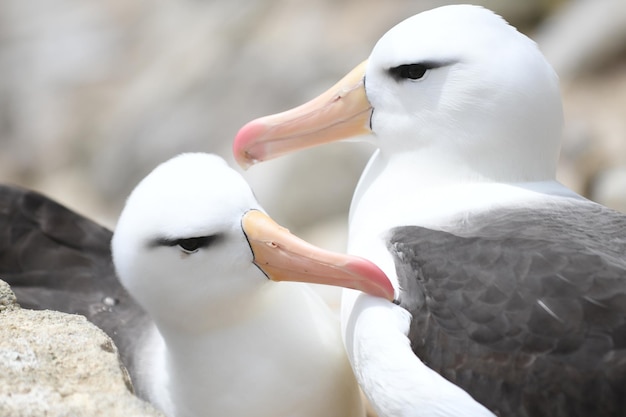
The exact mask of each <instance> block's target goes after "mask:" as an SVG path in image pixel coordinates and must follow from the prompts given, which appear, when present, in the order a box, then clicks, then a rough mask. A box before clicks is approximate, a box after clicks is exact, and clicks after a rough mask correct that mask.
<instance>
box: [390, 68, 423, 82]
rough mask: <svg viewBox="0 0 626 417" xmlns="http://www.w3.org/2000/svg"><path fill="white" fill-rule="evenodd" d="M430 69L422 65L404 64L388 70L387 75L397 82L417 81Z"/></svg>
mask: <svg viewBox="0 0 626 417" xmlns="http://www.w3.org/2000/svg"><path fill="white" fill-rule="evenodd" d="M429 69H430V68H429V67H428V66H426V65H424V64H406V65H400V66H398V67H393V68H390V69H389V73H390V74H391V76H392V77H394V78H395V79H397V80H407V79H409V80H419V79H420V78H422V77H423V76H424V74H426V71H428V70H429Z"/></svg>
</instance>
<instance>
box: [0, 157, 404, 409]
mask: <svg viewBox="0 0 626 417" xmlns="http://www.w3.org/2000/svg"><path fill="white" fill-rule="evenodd" d="M0 214H1V216H0V219H1V220H2V223H3V224H2V228H3V231H4V232H3V236H4V238H3V240H2V242H1V243H2V245H1V246H0V249H1V250H0V261H1V262H0V268H1V270H0V275H1V276H2V278H3V279H5V280H7V281H8V282H9V284H10V285H12V288H13V290H14V291H15V293H16V295H17V298H18V302H20V303H21V304H22V306H24V307H31V308H38V309H42V308H53V309H56V310H61V311H67V312H72V313H80V314H84V315H86V316H87V318H89V319H90V320H91V321H93V322H94V323H95V324H97V325H99V326H101V327H102V328H103V329H104V330H105V331H107V332H108V334H109V335H110V336H111V337H112V338H113V340H114V341H115V342H116V344H117V345H118V347H119V349H120V353H121V356H122V358H123V360H124V362H125V363H126V364H127V365H129V368H130V373H131V377H132V380H133V382H134V384H135V386H136V388H137V389H138V392H139V393H140V394H141V396H143V397H144V398H146V399H148V400H149V401H150V402H152V403H153V404H154V405H156V406H157V407H159V408H160V409H161V410H163V411H164V412H165V414H166V415H168V416H170V417H183V416H195V417H197V416H255V417H256V416H267V417H270V416H271V417H275V416H311V417H312V416H319V415H324V416H337V417H344V416H363V415H364V408H363V406H362V402H361V397H360V391H359V387H358V384H357V382H356V380H355V379H354V376H353V373H352V370H351V368H350V365H349V362H348V359H347V357H346V354H345V351H344V348H343V345H342V342H341V335H340V327H339V320H338V318H337V317H336V316H335V315H334V313H332V312H331V311H330V309H329V308H327V307H326V305H325V304H324V303H323V301H322V300H321V298H319V297H317V295H316V294H315V293H314V292H313V290H312V289H311V288H310V287H308V286H306V285H303V284H301V283H298V282H280V283H278V282H275V281H299V282H315V283H327V284H334V285H346V286H348V287H352V288H359V289H361V290H364V291H366V292H370V293H372V294H376V295H378V296H381V297H384V298H387V299H391V298H393V288H392V286H391V284H390V283H389V281H388V279H387V277H386V276H385V275H384V274H383V273H382V271H381V270H380V269H379V268H377V267H376V266H375V265H374V264H372V263H371V262H368V261H366V260H364V259H361V258H358V257H355V256H347V255H343V254H338V253H333V252H328V251H324V250H322V249H319V248H316V247H314V246H312V245H310V244H308V243H306V242H304V241H302V240H300V239H298V238H297V237H295V236H294V235H292V234H290V233H289V231H288V230H287V229H284V228H282V227H280V226H278V225H277V224H276V223H275V222H274V221H273V220H272V219H271V218H269V217H268V216H267V214H265V213H264V212H263V210H262V208H261V207H260V206H259V204H258V203H257V201H256V199H255V197H254V195H253V193H252V190H251V189H250V188H249V186H248V184H247V183H246V182H245V181H244V179H243V178H242V177H241V175H239V174H238V173H237V172H236V171H235V170H233V169H232V168H230V167H229V166H228V165H227V164H226V162H225V161H224V160H223V159H221V158H219V157H217V156H215V155H210V154H202V153H191V154H183V155H180V156H178V157H175V158H173V159H171V160H169V161H167V162H165V163H163V164H161V165H160V166H158V167H157V168H156V169H154V171H152V172H151V173H150V174H149V175H148V176H147V177H146V178H144V179H143V180H142V181H141V182H140V183H139V185H137V187H136V188H135V189H134V190H133V192H132V193H131V195H130V196H129V197H128V200H127V202H126V205H125V207H124V209H123V211H122V213H121V216H120V218H119V220H118V223H117V226H116V228H115V232H114V234H113V236H111V232H110V231H108V230H107V229H105V228H102V227H100V226H98V225H96V224H94V223H93V222H91V221H89V220H87V219H85V218H83V217H81V216H79V215H77V214H75V213H73V212H71V211H69V210H67V209H66V208H64V207H62V206H60V205H58V204H57V203H55V202H52V201H50V200H48V199H46V198H45V197H43V196H41V195H39V194H36V193H33V192H30V191H26V190H23V189H17V188H14V187H6V186H5V187H3V188H2V189H0ZM109 248H110V249H109ZM111 255H112V260H111ZM116 276H117V277H119V280H118V278H116Z"/></svg>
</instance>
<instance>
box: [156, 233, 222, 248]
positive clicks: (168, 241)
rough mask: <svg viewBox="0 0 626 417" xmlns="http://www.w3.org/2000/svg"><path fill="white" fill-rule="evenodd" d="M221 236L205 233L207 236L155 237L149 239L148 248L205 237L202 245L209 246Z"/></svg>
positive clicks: (170, 245)
mask: <svg viewBox="0 0 626 417" xmlns="http://www.w3.org/2000/svg"><path fill="white" fill-rule="evenodd" d="M220 237H221V236H220V234H219V233H218V234H214V235H207V236H191V237H180V238H168V237H157V238H155V239H151V240H150V241H149V242H148V245H147V246H148V247H149V248H156V247H159V246H168V247H173V246H178V245H179V244H180V242H181V241H185V240H189V239H205V242H203V243H202V245H201V246H202V247H205V246H209V245H210V244H212V243H213V242H215V241H216V240H217V239H219V238H220Z"/></svg>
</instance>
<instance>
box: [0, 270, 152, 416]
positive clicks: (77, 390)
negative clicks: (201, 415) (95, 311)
mask: <svg viewBox="0 0 626 417" xmlns="http://www.w3.org/2000/svg"><path fill="white" fill-rule="evenodd" d="M0 415H1V416H11V417H20V416H24V417H26V416H29V417H32V416H50V417H53V416H59V417H60V416H107V417H109V416H111V417H112V416H119V417H122V416H124V417H126V416H138V417H158V416H161V417H162V416H163V414H162V413H160V412H158V411H156V410H155V409H154V408H153V407H152V406H150V405H149V404H148V403H146V402H144V401H142V400H140V399H139V398H137V397H136V396H135V395H133V394H132V385H131V383H130V379H129V377H128V373H127V372H126V370H125V369H124V367H123V366H122V364H121V362H120V360H119V357H118V353H117V348H116V347H115V345H114V344H113V342H112V341H111V339H110V338H109V337H108V336H107V335H106V334H105V333H104V332H102V330H100V329H99V328H97V327H96V326H94V325H93V324H91V323H90V322H88V321H87V320H86V319H85V317H83V316H78V315H71V314H65V313H59V312H55V311H34V310H24V309H21V308H19V305H18V304H17V302H16V301H15V296H14V295H13V293H12V292H11V290H10V288H9V286H8V285H7V284H6V283H5V282H4V281H0Z"/></svg>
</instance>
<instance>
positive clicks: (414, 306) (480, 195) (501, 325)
mask: <svg viewBox="0 0 626 417" xmlns="http://www.w3.org/2000/svg"><path fill="white" fill-rule="evenodd" d="M561 125H562V109H561V99H560V94H559V86H558V79H557V76H556V74H555V73H554V71H553V69H552V68H551V67H550V65H549V64H548V63H547V62H546V60H545V58H544V57H543V56H542V54H541V53H540V51H539V50H538V48H537V46H536V45H535V43H534V42H532V41H531V40H530V39H529V38H527V37H526V36H524V35H522V34H521V33H519V32H518V31H517V30H516V29H515V28H513V27H512V26H510V25H508V24H507V22H506V21H504V19H502V18H501V17H500V16H497V15H496V14H494V13H493V12H491V11H489V10H486V9H484V8H481V7H477V6H469V5H454V6H445V7H441V8H437V9H433V10H430V11H427V12H424V13H420V14H418V15H415V16H413V17H411V18H409V19H407V20H405V21H403V22H401V23H399V24H398V25H397V26H395V27H394V28H392V29H391V30H389V31H388V32H387V33H386V34H385V35H384V36H383V37H382V38H381V39H380V40H379V41H378V42H377V44H376V45H375V47H374V49H373V51H372V53H371V55H370V57H369V59H368V60H367V61H366V62H364V63H363V64H361V65H359V66H358V67H357V68H355V69H354V70H353V71H352V72H351V73H350V74H348V75H347V76H346V77H345V78H344V79H343V80H341V81H340V82H339V83H337V84H336V85H335V86H334V87H332V88H331V89H330V90H328V91H327V92H326V93H324V94H322V95H321V96H319V97H318V98H316V99H314V100H312V101H310V102H308V103H306V104H304V105H302V106H300V107H297V108H295V109H293V110H289V111H287V112H284V113H281V114H277V115H273V116H268V117H264V118H260V119H257V120H255V121H252V122H250V123H249V124H247V125H246V126H244V127H243V128H242V129H241V130H240V132H239V133H238V135H237V137H236V139H235V142H234V145H233V151H234V154H235V157H236V158H237V160H238V161H239V163H240V164H241V165H243V166H249V165H251V164H253V163H256V162H258V161H263V160H266V159H270V158H273V157H276V156H280V155H282V154H286V153H288V152H292V151H294V150H297V149H300V148H304V147H309V146H314V145H318V144H321V143H325V142H330V141H333V140H339V139H343V138H351V137H357V136H360V137H362V138H364V139H365V140H367V141H369V142H371V143H373V144H374V145H375V146H376V147H377V148H378V149H377V151H376V152H375V153H374V155H373V156H372V158H371V159H370V161H369V163H368V165H367V167H366V168H365V171H364V172H363V174H362V176H361V179H360V181H359V184H358V186H357V189H356V191H355V193H354V196H353V200H352V205H351V208H350V220H349V221H350V230H349V239H348V252H349V253H353V254H358V255H360V256H363V257H366V258H368V259H370V260H372V261H374V262H375V263H376V264H377V265H379V266H380V267H381V268H382V269H383V270H384V271H385V272H386V273H387V275H388V276H389V277H390V279H391V280H392V281H393V282H394V286H395V287H396V288H397V290H398V291H399V299H400V304H401V306H396V305H394V304H392V303H389V302H386V301H384V300H381V299H376V298H375V297H371V296H368V295H365V294H359V293H358V292H355V291H350V290H346V291H345V292H344V294H345V296H344V299H343V305H342V310H343V315H342V326H343V336H344V343H345V345H346V349H347V351H348V356H349V357H350V360H351V364H352V366H353V369H354V371H355V374H356V376H357V379H358V380H359V383H360V384H361V387H362V389H363V390H364V392H365V394H366V395H367V396H368V397H369V399H370V401H371V402H372V404H373V406H374V408H375V409H376V410H377V411H378V413H379V415H380V416H381V417H400V416H431V415H436V416H461V415H462V416H491V415H493V414H496V415H500V416H520V417H528V416H550V417H560V416H562V417H574V416H581V417H583V416H592V415H594V416H596V415H597V416H600V415H602V416H616V417H617V416H624V415H625V414H624V413H625V412H626V411H625V410H626V215H624V214H622V213H618V212H616V211H613V210H610V209H608V208H606V207H603V206H601V205H598V204H595V203H593V202H590V201H588V200H586V199H584V198H582V197H581V196H579V195H577V194H575V193H574V192H572V191H571V190H569V189H567V188H565V187H564V186H563V185H561V184H559V183H558V182H557V181H556V180H555V171H556V165H557V159H558V153H559V146H560V136H561ZM407 336H408V338H407ZM468 394H469V395H468Z"/></svg>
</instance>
